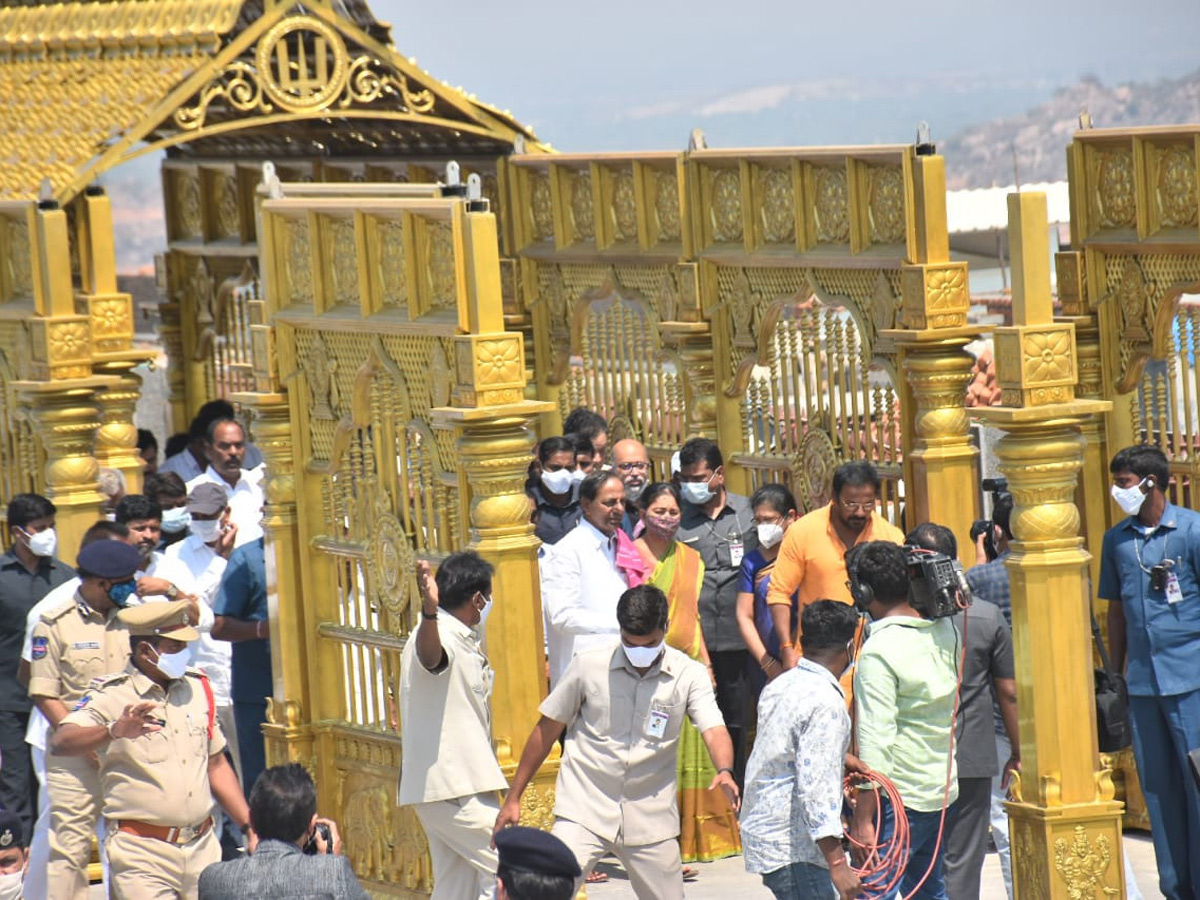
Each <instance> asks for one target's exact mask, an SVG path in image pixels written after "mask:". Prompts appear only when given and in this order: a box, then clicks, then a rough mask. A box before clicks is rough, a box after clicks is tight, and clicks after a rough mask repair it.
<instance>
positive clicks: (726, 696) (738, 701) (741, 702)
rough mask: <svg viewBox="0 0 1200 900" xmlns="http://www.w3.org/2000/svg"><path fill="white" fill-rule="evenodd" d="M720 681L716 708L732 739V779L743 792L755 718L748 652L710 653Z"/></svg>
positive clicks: (719, 651) (715, 672)
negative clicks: (748, 736) (750, 726)
mask: <svg viewBox="0 0 1200 900" xmlns="http://www.w3.org/2000/svg"><path fill="white" fill-rule="evenodd" d="M708 656H709V659H711V660H712V667H713V675H714V676H716V679H717V706H718V707H720V709H721V715H722V716H724V717H725V727H726V728H728V729H729V737H730V738H731V739H732V740H733V778H734V780H735V781H736V782H737V784H738V790H739V791H740V790H741V789H742V787H743V785H744V783H745V780H746V755H747V753H746V732H747V731H748V730H749V724H750V721H751V719H752V718H753V715H754V712H753V709H752V708H751V707H752V700H751V695H752V690H751V684H750V677H749V673H750V669H749V663H750V651H749V650H710V651H709V653H708Z"/></svg>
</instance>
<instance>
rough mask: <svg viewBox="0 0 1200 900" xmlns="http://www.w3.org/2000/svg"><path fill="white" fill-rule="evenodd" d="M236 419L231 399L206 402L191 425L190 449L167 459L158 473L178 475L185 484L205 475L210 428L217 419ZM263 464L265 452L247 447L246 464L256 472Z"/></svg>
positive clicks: (244, 462)
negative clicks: (255, 469)
mask: <svg viewBox="0 0 1200 900" xmlns="http://www.w3.org/2000/svg"><path fill="white" fill-rule="evenodd" d="M233 417H234V411H233V404H232V403H230V402H229V401H228V400H210V401H209V402H208V403H205V404H204V405H203V406H202V407H200V411H199V412H197V413H196V417H195V418H194V419H192V422H191V424H190V425H189V426H188V443H187V446H186V447H184V448H183V449H182V450H180V451H179V452H178V453H175V454H173V455H171V456H169V457H167V459H166V461H165V462H164V463H163V464H162V465H161V466H159V467H158V471H160V472H174V473H175V474H176V475H178V476H179V477H180V478H182V479H183V480H184V481H185V482H188V481H191V480H192V479H193V478H196V477H197V476H199V475H201V474H203V473H204V470H205V469H206V468H207V467H208V456H207V453H206V448H207V445H208V426H209V425H211V424H212V423H213V422H214V421H216V420H217V419H232V418H233ZM262 461H263V459H262V453H261V452H260V451H259V449H258V448H257V447H255V446H254V445H253V444H247V445H246V454H245V458H244V459H243V462H242V464H243V465H244V466H245V467H246V468H247V469H254V468H257V467H258V466H261V465H262Z"/></svg>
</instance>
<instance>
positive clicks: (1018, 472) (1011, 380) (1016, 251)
mask: <svg viewBox="0 0 1200 900" xmlns="http://www.w3.org/2000/svg"><path fill="white" fill-rule="evenodd" d="M1009 243H1010V246H1011V247H1012V261H1013V321H1014V323H1015V324H1014V325H1013V326H1012V327H1008V328H998V329H997V330H996V369H997V381H998V382H999V384H1000V386H1001V388H1002V389H1003V400H1004V405H1003V406H996V407H988V408H983V409H980V410H977V414H979V415H981V416H983V417H984V418H986V419H987V420H988V421H989V422H990V423H991V424H993V425H995V426H997V427H999V428H1000V429H1002V430H1003V431H1004V432H1005V435H1004V437H1003V438H1001V440H1000V441H999V443H998V445H997V447H996V454H997V456H998V457H999V460H1000V471H1001V472H1002V473H1004V475H1005V476H1006V477H1007V478H1008V480H1009V489H1010V490H1011V491H1012V494H1013V504H1014V508H1013V515H1012V530H1013V533H1014V538H1015V539H1014V541H1013V545H1012V547H1013V551H1012V555H1011V556H1010V557H1009V560H1008V563H1007V564H1008V567H1009V572H1010V579H1011V586H1012V616H1013V632H1014V646H1015V656H1016V672H1017V694H1018V701H1017V703H1018V710H1019V712H1020V720H1021V777H1020V780H1019V783H1018V792H1017V799H1016V801H1015V802H1012V803H1009V804H1007V807H1008V813H1009V821H1010V829H1009V833H1010V840H1011V845H1012V856H1013V884H1014V889H1015V894H1016V897H1017V898H1018V900H1058V898H1064V900H1065V898H1072V897H1076V898H1077V897H1087V896H1092V895H1093V894H1099V893H1100V892H1103V894H1104V895H1105V896H1116V897H1123V896H1124V892H1125V880H1124V871H1123V867H1122V865H1121V858H1122V857H1121V818H1120V817H1121V804H1120V803H1119V802H1117V801H1116V800H1114V799H1113V797H1114V788H1113V783H1112V778H1111V772H1110V771H1109V770H1107V769H1104V768H1102V766H1101V763H1100V758H1099V753H1098V751H1097V746H1096V715H1095V696H1094V692H1093V683H1092V677H1093V676H1092V668H1093V666H1092V650H1091V640H1090V633H1089V632H1090V624H1089V621H1088V615H1087V612H1088V596H1087V594H1086V591H1085V584H1086V581H1085V577H1084V573H1085V570H1086V567H1087V565H1088V561H1089V559H1090V557H1089V555H1088V553H1087V552H1086V551H1085V550H1084V548H1083V542H1082V540H1081V538H1080V534H1079V528H1080V512H1079V509H1078V507H1076V505H1075V492H1076V486H1077V480H1078V477H1079V473H1080V471H1081V470H1082V468H1083V460H1084V454H1085V450H1086V444H1087V442H1086V439H1085V437H1084V435H1083V428H1084V427H1085V426H1086V425H1087V424H1088V423H1089V421H1091V420H1092V418H1093V417H1095V416H1096V415H1098V414H1100V413H1103V412H1105V411H1106V410H1107V409H1108V408H1109V404H1107V403H1105V402H1102V401H1096V400H1082V399H1075V386H1076V383H1077V382H1078V368H1077V366H1078V355H1077V350H1076V343H1075V328H1074V324H1073V323H1071V322H1054V321H1053V320H1052V308H1051V296H1050V274H1049V258H1050V254H1049V239H1048V225H1047V219H1046V197H1045V195H1044V194H1037V193H1026V194H1010V195H1009Z"/></svg>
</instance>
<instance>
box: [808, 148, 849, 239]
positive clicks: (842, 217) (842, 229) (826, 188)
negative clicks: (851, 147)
mask: <svg viewBox="0 0 1200 900" xmlns="http://www.w3.org/2000/svg"><path fill="white" fill-rule="evenodd" d="M812 172H813V187H814V188H815V191H816V198H815V203H814V209H813V215H814V218H815V220H816V226H817V228H816V232H817V241H818V242H819V243H822V244H844V243H846V242H847V241H848V240H850V189H849V187H848V186H847V184H846V170H845V169H840V168H839V169H835V168H832V167H830V166H814V167H813V170H812Z"/></svg>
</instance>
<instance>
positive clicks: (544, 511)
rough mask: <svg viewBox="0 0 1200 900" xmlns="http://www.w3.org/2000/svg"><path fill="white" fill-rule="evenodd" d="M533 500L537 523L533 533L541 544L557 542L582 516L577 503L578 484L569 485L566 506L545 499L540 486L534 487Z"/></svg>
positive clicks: (580, 508) (581, 510)
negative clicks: (568, 497) (568, 499)
mask: <svg viewBox="0 0 1200 900" xmlns="http://www.w3.org/2000/svg"><path fill="white" fill-rule="evenodd" d="M531 493H532V494H533V502H534V504H535V505H536V506H537V525H536V526H534V529H533V533H534V534H536V535H537V536H538V538H539V539H540V540H541V542H542V543H543V544H557V543H558V542H559V541H561V540H562V539H563V538H564V537H566V536H567V535H568V534H569V533H570V532H571V530H572V529H573V528H574V527H575V526H576V525H578V524H579V520H580V519H581V518H583V508H582V507H581V506H580V505H579V485H577V484H573V485H571V502H570V503H568V504H567V505H566V506H555V505H554V504H553V503H551V502H550V501H548V500H547V499H546V495H545V493H543V491H542V489H541V488H540V487H534V488H533V490H532V492H531Z"/></svg>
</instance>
